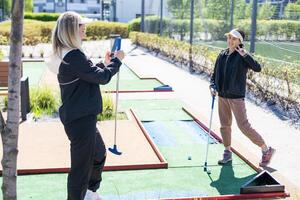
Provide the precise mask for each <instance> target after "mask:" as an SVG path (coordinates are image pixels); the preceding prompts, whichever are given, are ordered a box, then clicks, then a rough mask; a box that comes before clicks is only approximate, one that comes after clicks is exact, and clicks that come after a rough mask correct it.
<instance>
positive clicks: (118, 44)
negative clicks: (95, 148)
mask: <svg viewBox="0 0 300 200" xmlns="http://www.w3.org/2000/svg"><path fill="white" fill-rule="evenodd" d="M120 49H121V37H117V38H115V41H114V44H113V46H112V49H111V52H112V55H114V54H113V52H115V51H118V50H120ZM119 80H120V72H118V73H117V84H116V108H115V133H114V146H113V147H112V148H108V150H109V151H110V152H111V153H113V154H115V155H121V154H122V152H120V151H119V150H118V148H117V113H118V103H119Z"/></svg>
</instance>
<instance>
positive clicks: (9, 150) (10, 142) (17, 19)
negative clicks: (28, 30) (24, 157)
mask: <svg viewBox="0 0 300 200" xmlns="http://www.w3.org/2000/svg"><path fill="white" fill-rule="evenodd" d="M11 16H12V17H11V34H10V52H9V71H8V109H7V122H6V124H5V122H4V119H3V117H2V113H1V112H0V115H1V116H0V131H1V137H2V143H3V158H2V161H1V164H2V168H3V172H2V176H3V184H2V193H3V200H16V199H17V184H16V182H17V155H18V134H19V119H20V116H19V115H20V112H19V110H20V109H19V99H20V76H21V57H22V35H23V16H24V0H13V3H12V14H11Z"/></svg>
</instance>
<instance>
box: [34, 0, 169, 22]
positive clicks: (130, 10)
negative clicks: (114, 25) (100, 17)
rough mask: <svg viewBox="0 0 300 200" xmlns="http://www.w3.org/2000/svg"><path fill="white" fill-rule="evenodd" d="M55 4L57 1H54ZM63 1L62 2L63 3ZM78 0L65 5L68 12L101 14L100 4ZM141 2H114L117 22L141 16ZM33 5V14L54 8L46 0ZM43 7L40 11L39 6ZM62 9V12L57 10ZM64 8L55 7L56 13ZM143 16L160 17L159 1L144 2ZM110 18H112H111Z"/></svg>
mask: <svg viewBox="0 0 300 200" xmlns="http://www.w3.org/2000/svg"><path fill="white" fill-rule="evenodd" d="M56 2H57V0H56ZM64 2H65V1H62V3H64ZM79 2H80V0H74V3H70V2H68V3H67V7H68V10H72V11H76V12H79V13H90V14H92V13H93V12H94V11H96V12H97V14H101V2H102V0H101V1H100V4H98V3H97V0H86V3H79ZM141 2H142V0H116V4H117V8H116V12H117V16H116V17H117V20H118V21H119V22H125V23H126V22H128V21H130V20H132V19H134V18H136V15H140V14H141ZM33 3H34V11H35V12H43V10H45V11H46V12H53V9H54V6H53V2H50V3H47V0H33ZM41 5H43V7H42V9H40V6H41ZM59 8H60V9H63V10H59ZM64 9H65V6H64V4H63V6H62V7H57V6H56V11H57V12H58V11H61V12H63V11H64ZM163 13H164V16H169V13H168V10H167V0H164V11H163ZM145 15H158V16H159V15H160V0H145ZM111 17H112V16H111Z"/></svg>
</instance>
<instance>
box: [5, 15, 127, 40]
mask: <svg viewBox="0 0 300 200" xmlns="http://www.w3.org/2000/svg"><path fill="white" fill-rule="evenodd" d="M55 23H56V22H54V21H52V22H41V21H37V20H31V19H25V20H24V33H23V34H24V37H23V44H25V45H36V44H38V43H49V42H50V40H51V34H52V29H53V28H54V26H55ZM10 26H11V25H10V21H6V22H2V23H0V45H7V44H9V34H10ZM111 33H116V34H120V35H121V36H122V37H123V38H127V37H128V26H127V24H123V23H115V22H101V21H97V22H92V23H90V24H88V25H87V30H86V34H87V40H95V39H103V38H108V37H109V34H111Z"/></svg>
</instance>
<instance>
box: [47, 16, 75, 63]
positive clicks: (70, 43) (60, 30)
mask: <svg viewBox="0 0 300 200" xmlns="http://www.w3.org/2000/svg"><path fill="white" fill-rule="evenodd" d="M80 21H81V16H80V15H79V14H78V13H76V12H72V11H68V12H64V13H62V14H61V15H60V16H59V18H58V19H57V23H56V25H55V27H54V30H53V32H52V50H53V54H54V55H56V56H58V57H59V58H60V59H61V60H62V59H63V58H62V49H81V39H80V36H79V22H80Z"/></svg>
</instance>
